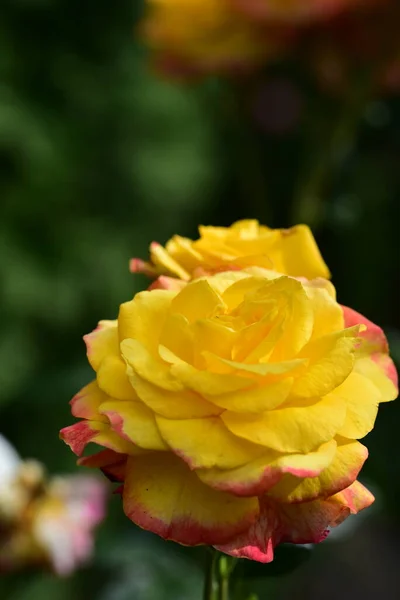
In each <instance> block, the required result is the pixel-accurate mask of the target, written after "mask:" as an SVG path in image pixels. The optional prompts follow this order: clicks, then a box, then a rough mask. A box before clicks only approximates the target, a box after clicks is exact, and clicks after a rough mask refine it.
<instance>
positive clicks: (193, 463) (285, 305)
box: [61, 230, 397, 562]
mask: <svg viewBox="0 0 400 600" xmlns="http://www.w3.org/2000/svg"><path fill="white" fill-rule="evenodd" d="M217 231H218V230H217ZM220 233H221V235H222V237H224V236H225V233H226V232H225V230H221V231H220ZM278 235H279V233H278ZM85 341H86V345H87V352H88V359H89V362H90V364H91V365H92V367H93V369H94V370H95V371H96V379H95V380H94V381H93V382H92V383H90V384H89V385H87V386H86V387H85V388H83V390H81V392H80V393H79V394H78V395H77V396H75V398H74V399H73V400H72V402H71V406H72V414H73V415H74V416H75V417H78V418H79V419H81V420H80V421H79V422H77V423H76V424H75V425H72V426H70V427H67V428H65V429H63V430H62V432H61V436H62V438H63V439H64V440H65V441H66V442H67V444H69V445H70V447H71V448H72V450H73V451H74V452H75V453H76V454H78V455H81V454H82V452H83V450H84V448H85V447H86V445H87V444H88V443H89V442H94V443H96V444H98V445H99V446H103V447H104V449H103V450H102V451H101V452H100V453H98V454H95V455H93V456H88V457H84V458H81V459H80V461H79V462H80V464H82V465H85V466H89V467H95V468H101V469H102V470H103V472H104V473H105V474H106V475H108V476H109V477H110V478H111V479H112V480H114V481H119V482H121V483H122V488H121V489H122V497H123V505H124V511H125V513H126V515H127V516H128V517H129V518H130V519H132V520H133V521H134V522H135V523H137V524H138V525H140V526H141V527H142V528H144V529H148V530H150V531H152V532H154V533H157V534H158V535H160V536H162V537H163V538H166V539H172V540H175V541H177V542H180V543H182V544H186V545H197V544H209V545H214V546H217V547H218V548H220V549H222V550H223V551H225V552H227V553H229V554H232V555H234V556H242V557H247V558H251V559H254V560H257V561H261V562H268V561H270V560H272V558H273V547H274V546H275V545H277V544H279V543H281V542H288V541H289V542H294V543H302V544H303V543H311V542H313V543H316V542H319V541H322V540H323V539H324V538H325V537H326V535H327V530H328V528H330V527H335V526H336V525H338V524H340V523H341V522H342V521H343V520H344V519H345V518H346V517H347V516H348V515H349V514H354V513H357V512H358V511H359V510H361V509H363V508H365V507H366V506H369V505H370V504H371V502H372V501H373V496H372V495H371V494H370V493H369V492H368V490H366V489H365V488H364V487H363V486H362V485H361V484H360V483H359V482H358V481H357V480H356V479H357V475H358V473H359V471H360V469H361V467H362V465H363V463H364V461H365V459H366V458H367V454H368V452H367V449H366V448H365V446H363V445H362V444H360V443H359V442H358V441H357V440H358V439H360V438H363V437H364V436H365V435H366V434H367V433H368V432H369V431H371V429H372V428H373V426H374V422H375V418H376V414H377V410H378V404H379V403H380V402H386V401H390V400H393V399H394V398H395V397H396V395H397V388H396V384H397V380H396V378H395V369H394V367H393V364H392V362H391V360H390V358H389V356H388V348H387V342H386V338H385V336H384V334H383V332H382V330H381V329H380V328H379V327H378V326H376V325H373V324H372V323H371V322H370V321H368V320H366V319H365V318H364V317H362V316H361V315H358V313H355V312H354V311H350V309H347V308H346V309H344V308H342V307H341V306H340V305H339V304H338V303H337V302H336V297H335V290H334V288H333V286H332V285H331V284H330V283H329V282H327V281H326V280H323V279H320V280H314V281H311V282H309V281H308V280H307V279H304V278H303V279H302V280H301V281H300V280H297V279H295V278H293V277H287V276H282V275H281V274H279V273H275V272H272V271H266V270H263V269H262V268H259V267H251V268H248V269H246V270H242V271H226V272H222V273H220V274H217V275H214V276H210V277H202V278H200V279H197V280H194V281H191V282H189V283H188V284H187V285H186V286H185V287H184V288H183V289H182V290H180V291H177V290H172V291H171V290H165V289H162V290H160V289H156V290H152V291H147V292H141V293H139V294H137V295H136V296H135V297H134V299H133V300H132V301H130V302H127V303H125V304H122V305H121V308H120V312H119V317H118V320H117V321H102V322H101V323H100V325H99V327H98V328H97V329H96V330H95V331H94V332H93V333H92V334H90V335H88V336H86V338H85Z"/></svg>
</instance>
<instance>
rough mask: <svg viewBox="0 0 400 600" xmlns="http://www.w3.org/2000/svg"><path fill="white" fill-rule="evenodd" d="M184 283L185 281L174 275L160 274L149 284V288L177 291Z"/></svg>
mask: <svg viewBox="0 0 400 600" xmlns="http://www.w3.org/2000/svg"><path fill="white" fill-rule="evenodd" d="M185 285H186V281H182V279H176V277H167V276H166V275H160V276H159V277H157V279H156V280H155V281H154V282H153V283H152V284H151V285H149V287H148V289H149V291H150V290H169V291H173V292H179V291H180V290H181V289H182V288H184V287H185Z"/></svg>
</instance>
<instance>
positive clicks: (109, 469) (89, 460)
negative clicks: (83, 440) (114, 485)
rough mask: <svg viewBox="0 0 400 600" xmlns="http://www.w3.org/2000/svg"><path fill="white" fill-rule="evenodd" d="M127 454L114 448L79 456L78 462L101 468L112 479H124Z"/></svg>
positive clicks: (85, 465) (86, 465) (80, 464)
mask: <svg viewBox="0 0 400 600" xmlns="http://www.w3.org/2000/svg"><path fill="white" fill-rule="evenodd" d="M126 461H127V456H126V455H124V454H118V453H117V452H113V450H102V451H101V452H98V453H97V454H92V455H91V456H83V457H82V458H79V459H78V461H77V464H78V465H79V466H81V467H89V468H91V469H100V470H101V471H102V472H103V473H104V475H106V477H108V479H110V481H120V482H122V481H124V480H125V471H126Z"/></svg>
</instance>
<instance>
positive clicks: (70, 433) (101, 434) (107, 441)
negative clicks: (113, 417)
mask: <svg viewBox="0 0 400 600" xmlns="http://www.w3.org/2000/svg"><path fill="white" fill-rule="evenodd" d="M60 438H61V439H62V440H64V442H65V443H66V444H68V446H69V447H70V448H71V450H72V452H74V453H75V454H76V455H77V456H81V454H82V453H83V451H84V450H85V448H86V446H87V445H88V444H89V443H90V442H94V443H96V444H98V445H99V446H104V447H105V448H110V449H111V450H114V451H115V452H120V453H123V454H130V453H132V454H133V453H135V447H134V446H133V444H131V443H130V442H128V441H126V440H124V439H122V438H121V437H120V436H119V435H118V434H117V433H115V432H114V431H112V430H111V429H110V426H109V425H108V424H107V423H99V422H96V421H79V423H75V424H74V425H70V426H69V427H64V429H62V430H61V431H60Z"/></svg>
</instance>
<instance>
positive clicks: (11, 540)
mask: <svg viewBox="0 0 400 600" xmlns="http://www.w3.org/2000/svg"><path fill="white" fill-rule="evenodd" d="M0 474H1V482H0V573H1V572H2V571H14V570H17V569H23V568H27V567H33V566H35V567H44V568H46V567H47V568H50V569H51V570H52V571H53V572H55V573H56V574H57V575H69V574H70V573H72V572H73V571H74V570H75V569H76V568H77V567H78V566H79V565H80V564H83V563H85V562H87V561H88V559H89V558H90V557H91V555H92V552H93V531H94V529H95V527H96V526H97V525H98V523H100V521H102V519H103V517H104V505H105V492H106V488H105V485H104V483H103V482H102V481H98V480H97V479H95V478H93V477H87V476H64V477H53V478H51V479H48V478H46V475H45V472H44V468H43V466H42V465H41V464H40V463H38V462H36V461H32V460H29V461H21V459H20V458H19V456H18V454H17V453H16V452H15V450H14V449H13V448H12V446H11V445H10V444H9V443H8V442H7V440H5V439H4V438H3V437H2V436H0Z"/></svg>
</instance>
